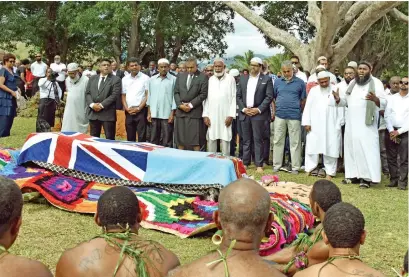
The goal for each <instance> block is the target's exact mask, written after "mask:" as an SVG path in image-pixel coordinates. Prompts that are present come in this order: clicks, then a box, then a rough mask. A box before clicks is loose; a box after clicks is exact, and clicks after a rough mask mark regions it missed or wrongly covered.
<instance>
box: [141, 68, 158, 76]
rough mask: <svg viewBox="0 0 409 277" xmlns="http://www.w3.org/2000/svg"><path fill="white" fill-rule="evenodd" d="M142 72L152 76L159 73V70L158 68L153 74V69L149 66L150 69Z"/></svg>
mask: <svg viewBox="0 0 409 277" xmlns="http://www.w3.org/2000/svg"><path fill="white" fill-rule="evenodd" d="M142 73H145V74H146V75H148V76H149V77H152V76H153V75H155V74H158V73H159V71H158V70H157V69H155V72H154V73H153V74H151V70H150V69H149V68H148V69H145V70H144V71H142Z"/></svg>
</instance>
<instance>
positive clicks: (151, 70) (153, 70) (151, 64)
mask: <svg viewBox="0 0 409 277" xmlns="http://www.w3.org/2000/svg"><path fill="white" fill-rule="evenodd" d="M142 72H143V73H145V74H146V75H148V76H149V77H152V76H153V75H155V74H158V73H159V71H158V69H157V68H156V63H155V62H154V61H150V62H149V67H148V68H147V69H145V70H144V71H142Z"/></svg>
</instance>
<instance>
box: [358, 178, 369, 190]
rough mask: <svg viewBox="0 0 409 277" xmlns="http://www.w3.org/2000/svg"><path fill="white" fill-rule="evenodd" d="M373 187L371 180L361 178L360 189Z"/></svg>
mask: <svg viewBox="0 0 409 277" xmlns="http://www.w3.org/2000/svg"><path fill="white" fill-rule="evenodd" d="M370 187H371V182H368V181H365V180H364V179H362V180H361V183H360V184H359V188H360V189H369V188H370Z"/></svg>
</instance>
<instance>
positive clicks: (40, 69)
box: [30, 62, 47, 77]
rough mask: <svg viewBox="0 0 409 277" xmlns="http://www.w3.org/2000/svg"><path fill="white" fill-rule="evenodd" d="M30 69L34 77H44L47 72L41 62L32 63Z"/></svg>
mask: <svg viewBox="0 0 409 277" xmlns="http://www.w3.org/2000/svg"><path fill="white" fill-rule="evenodd" d="M30 68H31V73H32V74H33V76H34V77H44V76H45V73H46V71H47V64H45V63H43V62H40V63H39V62H33V63H32V64H31V66H30Z"/></svg>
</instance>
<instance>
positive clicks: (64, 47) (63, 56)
mask: <svg viewBox="0 0 409 277" xmlns="http://www.w3.org/2000/svg"><path fill="white" fill-rule="evenodd" d="M68 46H69V38H68V28H64V36H63V39H62V41H61V44H60V49H61V53H60V55H61V61H62V62H63V63H67V62H68V61H67V55H68Z"/></svg>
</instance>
